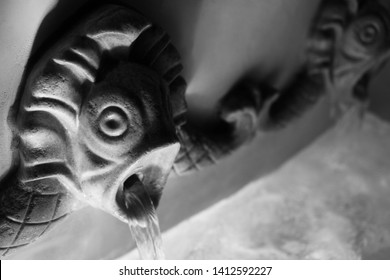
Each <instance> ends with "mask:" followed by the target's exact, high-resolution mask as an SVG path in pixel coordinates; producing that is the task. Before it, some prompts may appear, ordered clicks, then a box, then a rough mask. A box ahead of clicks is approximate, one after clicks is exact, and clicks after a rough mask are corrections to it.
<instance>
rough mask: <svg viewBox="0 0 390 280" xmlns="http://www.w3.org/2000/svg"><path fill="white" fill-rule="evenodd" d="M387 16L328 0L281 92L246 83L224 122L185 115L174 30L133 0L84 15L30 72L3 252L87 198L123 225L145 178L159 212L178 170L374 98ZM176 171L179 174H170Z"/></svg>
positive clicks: (349, 1) (1, 222)
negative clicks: (371, 85) (314, 113)
mask: <svg viewBox="0 0 390 280" xmlns="http://www.w3.org/2000/svg"><path fill="white" fill-rule="evenodd" d="M389 18H390V17H389V16H388V14H387V12H386V11H385V10H384V9H383V7H381V6H380V5H379V4H378V3H377V2H374V1H371V2H370V1H355V0H345V1H336V0H327V1H324V3H323V5H322V6H321V9H320V10H319V13H318V15H317V17H316V21H315V23H314V25H313V29H312V30H311V33H310V34H309V38H308V43H309V44H308V45H309V46H308V50H307V53H306V58H307V59H306V63H305V64H304V66H303V68H302V69H301V71H300V72H299V73H298V74H297V77H296V79H295V80H293V81H292V83H291V85H290V86H289V87H287V88H285V89H282V90H280V91H276V90H274V89H271V88H270V87H269V86H262V85H259V84H258V83H256V82H251V81H247V80H244V81H241V82H240V83H238V84H237V86H235V87H234V88H233V89H232V90H231V91H230V92H229V93H228V94H227V95H226V96H225V97H224V98H223V99H222V100H221V102H220V104H219V108H218V110H219V116H220V120H219V122H217V123H216V124H215V126H214V127H213V128H212V129H208V130H205V129H201V128H200V127H197V126H195V125H194V124H192V123H191V122H189V121H187V120H186V102H185V97H184V93H185V88H186V83H185V81H184V79H183V78H182V77H181V76H180V72H181V70H182V65H181V63H180V57H179V54H178V52H177V50H176V49H175V48H174V47H173V45H172V44H171V42H170V40H169V37H168V36H167V35H166V34H165V33H164V31H162V30H161V29H160V28H159V27H158V26H156V25H154V24H152V23H150V22H149V21H148V20H147V19H145V18H144V17H143V16H142V15H140V14H139V13H138V12H135V11H133V10H132V9H129V8H127V7H122V6H116V5H106V6H102V7H100V8H99V9H97V10H96V11H94V12H93V13H91V14H89V15H88V16H86V17H85V18H84V19H83V20H82V22H80V23H78V24H76V25H75V27H74V28H72V29H71V30H70V32H68V33H67V34H66V35H65V36H64V37H63V38H62V39H61V40H59V41H58V42H57V43H56V44H55V45H54V46H52V47H51V48H50V49H49V50H48V51H47V52H46V53H45V54H44V55H43V56H42V57H41V58H40V59H39V60H38V61H37V63H36V64H34V66H33V67H32V69H30V70H29V72H28V73H27V74H28V75H27V78H26V80H25V82H24V84H23V85H22V91H21V98H20V102H19V103H18V104H17V108H18V110H17V112H16V113H15V114H14V115H15V118H14V119H13V120H12V121H11V124H12V126H13V127H14V138H15V143H16V145H15V149H14V150H15V151H14V168H13V169H12V170H11V171H10V172H9V173H8V174H7V176H6V177H5V178H3V180H2V181H1V186H0V203H1V204H0V252H1V255H2V256H6V255H8V254H10V253H12V252H14V251H15V250H19V249H21V248H23V247H24V246H26V245H28V244H30V243H31V242H33V241H35V240H36V239H37V238H39V237H40V236H42V235H44V234H45V233H46V232H47V231H48V230H49V229H51V228H52V227H53V226H55V225H57V224H59V223H60V222H61V221H62V220H63V219H64V218H65V217H66V216H67V215H69V214H70V213H71V212H73V211H75V210H77V209H80V208H81V207H83V206H84V205H91V206H94V207H97V208H100V209H102V210H104V211H106V212H108V213H110V214H112V215H114V216H115V217H117V218H118V219H120V220H122V221H124V222H126V221H127V220H128V219H131V218H139V217H138V216H137V215H138V213H137V211H136V209H134V208H131V209H132V210H133V211H128V209H126V207H125V202H124V198H123V196H124V195H123V189H124V186H126V188H129V189H130V190H131V185H132V184H138V185H139V184H142V185H143V187H144V188H145V189H146V190H147V192H148V194H149V195H150V197H151V199H152V201H153V204H154V206H155V207H157V205H158V202H159V199H160V196H161V194H162V190H163V186H164V184H165V182H166V180H167V177H168V175H169V174H170V173H173V174H177V175H182V174H185V173H187V172H191V171H196V170H199V169H201V168H203V167H205V166H208V165H211V164H214V163H216V162H217V161H218V160H219V159H220V158H222V157H224V156H227V155H229V154H230V153H231V152H233V151H234V150H236V149H237V148H239V147H240V146H241V145H243V144H244V143H246V142H248V141H250V140H251V139H253V137H254V136H255V135H256V133H257V131H259V130H268V129H275V128H279V127H282V126H283V125H285V124H286V123H288V122H290V121H291V120H293V119H294V118H296V117H297V116H299V115H301V114H302V113H303V112H304V111H305V110H306V109H308V108H309V107H310V106H311V105H313V104H314V103H315V102H316V101H318V100H319V98H320V97H321V96H324V95H325V94H330V96H331V97H332V98H333V100H334V102H335V103H336V105H337V106H336V107H335V108H336V110H339V109H340V110H341V111H343V110H344V109H345V108H344V105H345V106H347V107H349V106H351V104H354V103H357V104H362V107H364V104H366V101H367V96H366V94H367V85H368V82H369V80H370V77H371V76H372V75H373V73H375V70H376V69H377V68H378V67H379V66H380V65H381V64H382V63H383V61H385V60H386V59H387V56H388V50H389V46H390V45H389V38H390V37H389V36H390V35H389V34H390V33H389V30H390V24H389ZM171 171H172V172H171Z"/></svg>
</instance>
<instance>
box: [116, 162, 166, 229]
mask: <svg viewBox="0 0 390 280" xmlns="http://www.w3.org/2000/svg"><path fill="white" fill-rule="evenodd" d="M157 168H158V167H157ZM145 170H146V168H144V169H143V170H140V171H137V172H136V173H134V174H132V175H129V176H128V177H127V178H126V180H124V182H123V183H122V184H121V186H120V187H119V188H118V190H117V193H116V196H115V201H116V203H117V205H118V207H119V213H118V215H119V218H120V219H121V220H123V221H124V222H127V223H128V222H130V221H132V222H133V223H137V224H139V225H141V226H145V223H146V220H145V218H146V217H145V212H146V213H149V212H151V211H155V209H156V208H157V207H158V204H159V201H160V198H161V195H162V189H163V186H162V185H161V184H160V183H159V181H160V178H159V177H160V176H148V175H146V174H145ZM142 189H143V190H144V191H142ZM129 200H131V201H132V202H133V204H131V205H129V203H128V201H129ZM152 208H153V209H152Z"/></svg>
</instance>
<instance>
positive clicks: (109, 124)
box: [98, 106, 129, 137]
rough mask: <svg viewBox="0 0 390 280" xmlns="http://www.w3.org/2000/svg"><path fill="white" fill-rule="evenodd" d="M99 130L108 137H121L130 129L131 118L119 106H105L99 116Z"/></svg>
mask: <svg viewBox="0 0 390 280" xmlns="http://www.w3.org/2000/svg"><path fill="white" fill-rule="evenodd" d="M98 124H99V130H100V132H101V133H103V134H104V135H106V136H108V137H120V136H122V135H124V134H125V133H126V131H127V130H128V125H129V120H128V118H127V115H126V113H125V112H124V111H123V110H122V109H121V108H119V107H115V106H110V107H108V108H105V109H104V110H103V111H102V112H101V114H100V116H99V121H98Z"/></svg>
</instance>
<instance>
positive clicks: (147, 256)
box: [124, 179, 165, 260]
mask: <svg viewBox="0 0 390 280" xmlns="http://www.w3.org/2000/svg"><path fill="white" fill-rule="evenodd" d="M124 197H125V205H126V208H127V210H128V211H129V213H130V214H129V216H130V217H129V222H128V224H129V228H130V231H131V234H132V235H133V238H134V240H135V242H136V244H137V247H138V252H139V255H140V258H141V259H143V260H161V259H164V258H165V257H164V252H163V250H162V238H161V233H160V227H159V223H158V218H157V214H156V209H155V207H154V205H153V201H152V199H151V198H150V196H149V194H148V192H147V191H146V189H145V187H144V186H143V184H142V183H141V182H140V181H139V180H138V179H137V182H136V183H134V182H133V185H132V186H131V187H130V188H129V190H126V189H125V191H124Z"/></svg>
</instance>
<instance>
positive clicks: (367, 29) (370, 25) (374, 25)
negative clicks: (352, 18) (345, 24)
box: [355, 16, 384, 46]
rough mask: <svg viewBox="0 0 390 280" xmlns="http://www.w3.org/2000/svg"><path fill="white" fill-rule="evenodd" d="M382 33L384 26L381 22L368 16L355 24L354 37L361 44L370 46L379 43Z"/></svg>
mask: <svg viewBox="0 0 390 280" xmlns="http://www.w3.org/2000/svg"><path fill="white" fill-rule="evenodd" d="M383 31H384V26H383V23H382V22H381V20H380V19H379V18H376V17H374V16H370V17H366V18H364V19H361V20H359V21H358V22H357V24H356V28H355V35H356V37H357V40H358V41H359V42H360V43H361V44H363V45H366V46H371V45H375V44H378V43H381V41H382V39H383V35H384V34H383Z"/></svg>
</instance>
